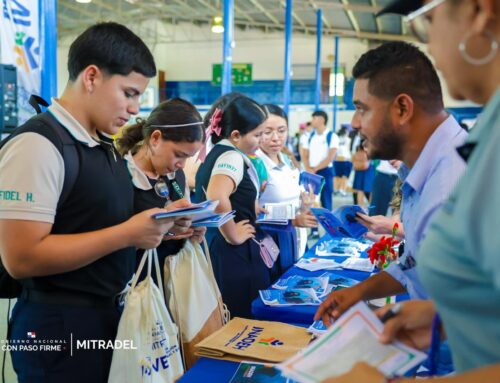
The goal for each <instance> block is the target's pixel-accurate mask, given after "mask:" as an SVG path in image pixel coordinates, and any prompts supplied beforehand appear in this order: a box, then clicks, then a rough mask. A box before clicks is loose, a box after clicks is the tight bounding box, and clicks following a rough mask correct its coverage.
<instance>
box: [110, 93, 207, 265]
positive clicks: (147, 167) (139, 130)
mask: <svg viewBox="0 0 500 383" xmlns="http://www.w3.org/2000/svg"><path fill="white" fill-rule="evenodd" d="M204 136H205V134H204V129H203V122H202V120H201V116H200V114H199V113H198V111H197V110H196V108H195V107H194V106H193V105H192V104H191V103H190V102H188V101H185V100H183V99H180V98H174V99H171V100H167V101H164V102H162V103H161V104H159V105H158V106H157V107H156V108H155V109H154V110H153V111H152V112H151V114H150V115H149V117H148V118H147V119H146V120H142V119H138V121H137V123H136V124H134V125H131V126H129V127H127V128H125V129H124V130H123V132H122V135H121V136H120V137H119V138H118V139H117V140H116V145H117V147H118V150H119V152H120V153H121V154H122V155H123V156H124V158H125V160H126V161H127V167H128V170H129V173H130V174H131V175H132V181H133V184H134V210H135V212H140V211H143V210H147V209H150V208H152V207H164V206H167V205H169V204H170V203H172V202H173V201H178V200H181V199H184V198H185V199H187V200H189V189H188V187H187V185H186V177H185V175H184V172H183V170H182V169H183V168H184V165H185V163H186V160H187V159H188V158H189V157H191V156H193V155H194V154H195V153H196V152H198V151H199V150H200V148H201V146H202V143H203V140H204ZM204 231H205V229H204V228H201V227H199V228H195V229H193V228H190V229H186V227H185V226H178V225H175V226H174V227H173V228H172V229H171V230H170V231H169V232H168V233H166V235H165V237H164V240H163V242H162V244H161V245H160V246H159V247H158V257H159V260H160V262H161V264H163V262H164V261H165V258H166V257H167V256H169V255H173V254H177V253H178V252H179V251H180V250H181V248H182V247H183V245H184V240H185V238H190V237H193V238H194V239H196V240H200V239H201V237H202V236H203V234H204ZM139 259H140V258H139Z"/></svg>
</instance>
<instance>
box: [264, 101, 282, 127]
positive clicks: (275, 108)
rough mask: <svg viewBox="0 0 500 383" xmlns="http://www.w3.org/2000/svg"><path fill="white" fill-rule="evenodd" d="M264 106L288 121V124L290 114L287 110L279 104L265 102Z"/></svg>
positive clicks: (271, 112) (270, 112) (268, 110)
mask: <svg viewBox="0 0 500 383" xmlns="http://www.w3.org/2000/svg"><path fill="white" fill-rule="evenodd" d="M262 106H263V107H264V109H266V110H267V113H269V114H274V115H275V116H278V117H281V118H283V119H284V120H285V121H286V124H287V125H288V116H287V114H286V112H285V111H284V110H283V109H281V108H280V107H279V106H278V105H275V104H264V105H262Z"/></svg>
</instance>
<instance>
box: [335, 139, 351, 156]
mask: <svg viewBox="0 0 500 383" xmlns="http://www.w3.org/2000/svg"><path fill="white" fill-rule="evenodd" d="M338 139H339V147H338V149H337V154H336V156H337V158H343V160H342V161H350V160H351V139H350V138H349V136H347V135H345V136H342V137H338Z"/></svg>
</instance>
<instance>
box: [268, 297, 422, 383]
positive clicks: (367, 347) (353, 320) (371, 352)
mask: <svg viewBox="0 0 500 383" xmlns="http://www.w3.org/2000/svg"><path fill="white" fill-rule="evenodd" d="M383 328H384V325H383V324H382V322H380V320H379V319H378V318H377V317H376V315H375V314H374V313H373V312H372V311H371V310H370V309H369V308H368V306H367V305H366V303H364V302H359V303H357V304H356V305H354V306H353V307H351V308H350V309H349V310H348V311H346V312H345V313H344V314H343V315H342V316H341V317H340V318H339V319H337V320H336V321H335V322H334V323H333V325H332V326H330V328H329V329H328V330H327V331H326V332H325V333H324V334H323V335H322V336H321V337H320V338H319V339H317V340H316V341H314V342H312V343H311V344H310V345H309V346H307V347H306V348H305V349H303V350H301V351H300V352H298V353H297V354H295V355H294V356H292V357H291V358H290V359H288V360H287V361H285V362H283V363H281V364H278V365H277V366H276V367H277V368H279V369H280V370H281V371H282V372H283V375H285V376H287V377H289V378H291V379H295V380H298V381H300V382H302V383H319V382H322V381H323V380H325V379H327V378H329V377H334V376H338V375H341V374H344V373H346V372H348V371H349V370H350V369H351V368H352V367H353V366H354V364H355V363H357V362H361V361H364V362H366V363H368V364H370V365H371V366H373V367H375V368H377V369H378V370H379V371H380V372H382V373H383V374H384V375H386V376H394V375H402V374H404V373H405V372H407V371H409V370H410V369H412V368H413V367H415V366H417V365H418V364H420V363H421V362H422V361H424V360H425V358H426V357H427V356H426V355H425V354H424V353H423V352H420V351H418V350H415V349H413V348H411V347H408V346H406V345H404V344H403V343H401V342H398V341H395V342H393V343H391V344H388V345H386V344H382V343H380V341H379V337H380V334H381V333H382V331H383ZM332 361H334V363H332Z"/></svg>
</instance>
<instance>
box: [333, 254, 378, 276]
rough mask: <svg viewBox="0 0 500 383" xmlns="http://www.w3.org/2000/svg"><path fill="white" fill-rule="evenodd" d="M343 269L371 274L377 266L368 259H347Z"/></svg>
mask: <svg viewBox="0 0 500 383" xmlns="http://www.w3.org/2000/svg"><path fill="white" fill-rule="evenodd" d="M341 266H342V268H344V269H349V270H358V271H366V272H368V273H371V272H372V271H373V269H374V268H375V265H374V264H372V263H371V262H370V260H369V259H368V258H352V257H351V258H347V259H346V260H345V261H344V262H342V263H341Z"/></svg>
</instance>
